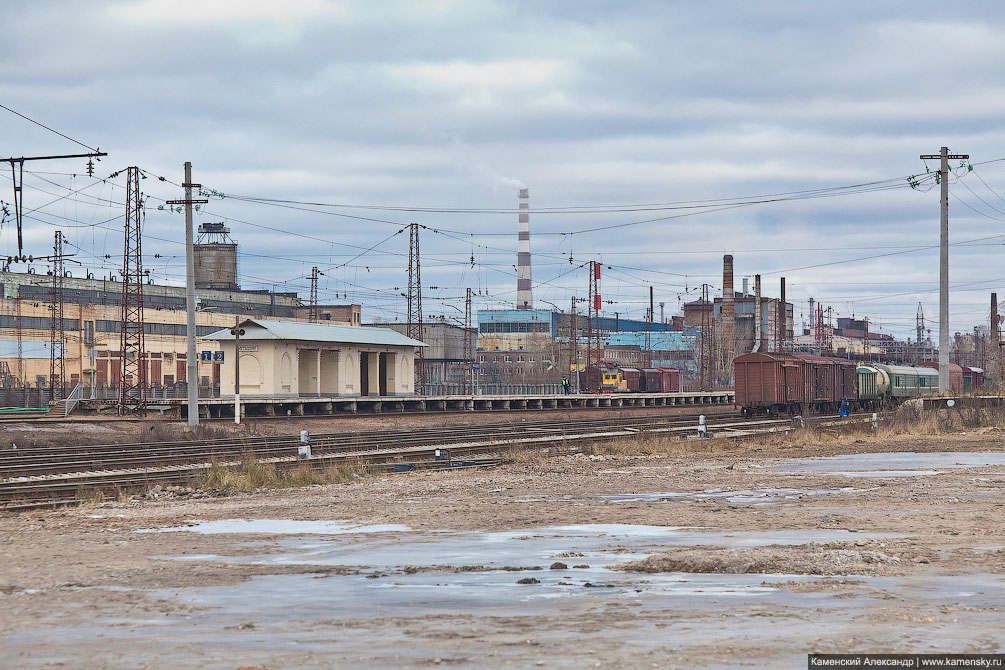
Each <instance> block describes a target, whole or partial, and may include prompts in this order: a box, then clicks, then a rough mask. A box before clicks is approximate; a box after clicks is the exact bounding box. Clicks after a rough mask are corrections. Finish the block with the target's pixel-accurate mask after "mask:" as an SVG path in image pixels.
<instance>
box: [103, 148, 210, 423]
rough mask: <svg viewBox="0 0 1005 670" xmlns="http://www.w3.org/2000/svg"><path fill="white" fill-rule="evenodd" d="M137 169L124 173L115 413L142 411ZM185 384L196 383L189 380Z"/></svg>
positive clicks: (144, 377)
mask: <svg viewBox="0 0 1005 670" xmlns="http://www.w3.org/2000/svg"><path fill="white" fill-rule="evenodd" d="M142 213H143V201H142V200H141V199H140V170H139V168H136V167H131V168H127V170H126V225H125V243H124V246H123V254H122V318H121V321H120V323H119V333H120V334H119V414H125V413H126V412H130V411H132V412H137V413H140V414H142V413H144V412H145V411H146V382H147V375H146V363H147V360H146V349H145V347H144V338H143V256H142V251H141V247H140V237H141V233H140V224H141V220H142ZM188 383H189V384H195V383H197V380H196V379H189V380H188Z"/></svg>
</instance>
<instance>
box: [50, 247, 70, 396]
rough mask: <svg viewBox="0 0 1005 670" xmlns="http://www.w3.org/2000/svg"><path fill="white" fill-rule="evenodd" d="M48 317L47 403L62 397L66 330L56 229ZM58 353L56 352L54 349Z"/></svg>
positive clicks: (60, 258) (60, 257) (61, 269)
mask: <svg viewBox="0 0 1005 670" xmlns="http://www.w3.org/2000/svg"><path fill="white" fill-rule="evenodd" d="M50 310H51V312H50V313H51V314H52V316H51V318H50V319H49V335H50V336H49V403H50V404H52V403H55V402H56V401H57V400H59V399H61V398H62V397H63V392H64V389H63V377H64V374H63V373H64V369H63V359H64V357H65V356H66V332H65V331H64V330H63V233H62V232H60V231H58V230H57V231H56V235H55V241H54V242H53V245H52V303H51V306H50ZM57 349H58V350H59V353H56V350H57Z"/></svg>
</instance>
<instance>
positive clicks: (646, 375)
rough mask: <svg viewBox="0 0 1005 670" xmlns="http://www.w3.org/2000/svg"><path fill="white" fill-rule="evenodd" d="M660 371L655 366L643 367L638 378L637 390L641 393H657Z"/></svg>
mask: <svg viewBox="0 0 1005 670" xmlns="http://www.w3.org/2000/svg"><path fill="white" fill-rule="evenodd" d="M660 376H661V375H660V371H659V370H657V369H656V368H645V369H644V370H642V376H641V377H640V380H639V391H641V392H643V393H659V392H660V390H661V388H660Z"/></svg>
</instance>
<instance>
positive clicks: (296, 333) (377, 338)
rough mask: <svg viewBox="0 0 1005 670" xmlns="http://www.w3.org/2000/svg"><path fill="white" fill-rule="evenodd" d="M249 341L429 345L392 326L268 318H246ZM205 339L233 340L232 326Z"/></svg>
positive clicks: (244, 322)
mask: <svg viewBox="0 0 1005 670" xmlns="http://www.w3.org/2000/svg"><path fill="white" fill-rule="evenodd" d="M241 327H242V328H244V330H245V333H244V335H242V336H241V337H242V338H243V339H246V340H302V341H308V342H343V343H346V344H379V345H388V346H398V347H425V346H428V345H426V344H424V343H422V342H419V341H418V340H413V339H412V338H410V337H405V336H404V335H402V334H401V333H399V332H396V331H394V330H391V329H390V328H367V327H366V326H330V325H327V324H323V323H302V322H298V321H266V320H264V319H246V320H244V321H242V322H241ZM203 339H205V340H233V339H234V336H233V335H231V333H230V328H223V329H221V330H218V331H216V332H214V333H210V334H209V335H206V336H205V337H204V338H203Z"/></svg>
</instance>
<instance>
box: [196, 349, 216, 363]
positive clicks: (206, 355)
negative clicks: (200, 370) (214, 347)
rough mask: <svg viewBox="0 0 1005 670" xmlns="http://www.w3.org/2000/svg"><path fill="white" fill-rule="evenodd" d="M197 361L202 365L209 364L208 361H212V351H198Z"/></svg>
mask: <svg viewBox="0 0 1005 670" xmlns="http://www.w3.org/2000/svg"><path fill="white" fill-rule="evenodd" d="M199 360H200V361H202V362H203V363H209V362H210V361H212V360H213V352H212V351H200V352H199Z"/></svg>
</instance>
